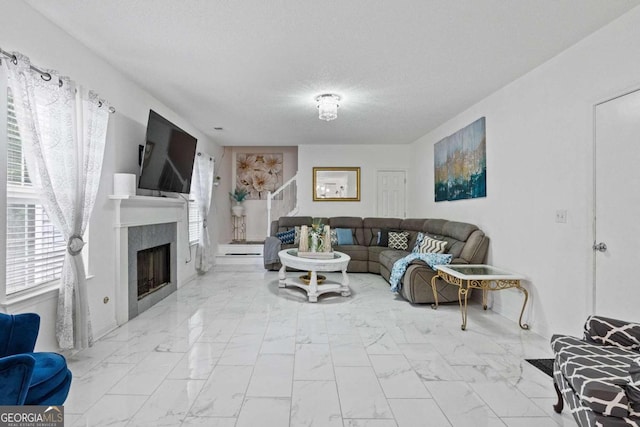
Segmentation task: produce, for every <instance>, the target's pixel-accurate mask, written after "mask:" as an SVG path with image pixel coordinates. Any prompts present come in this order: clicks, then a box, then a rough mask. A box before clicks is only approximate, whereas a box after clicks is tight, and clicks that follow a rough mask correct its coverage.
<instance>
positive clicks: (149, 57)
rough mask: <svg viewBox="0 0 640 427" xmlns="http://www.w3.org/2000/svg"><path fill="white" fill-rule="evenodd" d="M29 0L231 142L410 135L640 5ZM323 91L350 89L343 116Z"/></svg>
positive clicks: (367, 140)
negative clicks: (324, 103)
mask: <svg viewBox="0 0 640 427" xmlns="http://www.w3.org/2000/svg"><path fill="white" fill-rule="evenodd" d="M27 2H28V3H29V4H31V5H32V6H33V7H34V8H35V9H36V10H38V11H40V12H41V13H42V14H43V15H45V16H46V17H47V18H49V19H50V20H51V21H53V22H54V23H55V24H57V25H58V26H60V27H62V28H63V29H64V30H65V31H67V32H68V33H69V34H71V35H72V36H73V37H75V38H76V39H78V40H80V41H81V42H82V43H84V44H85V45H86V46H88V47H89V48H91V49H92V50H94V51H95V52H96V53H97V54H98V55H100V56H102V57H104V58H105V59H106V60H107V61H108V62H109V63H111V64H113V66H114V67H116V68H118V69H120V70H122V71H123V72H124V73H125V74H126V75H128V76H129V77H130V78H131V79H132V80H134V81H136V82H137V83H139V84H140V85H141V86H142V87H144V88H145V89H146V90H148V91H149V92H150V93H152V94H153V95H154V96H156V97H157V98H158V99H160V100H161V101H163V102H164V103H165V104H167V105H168V106H169V107H171V108H172V109H173V110H174V111H175V112H177V113H178V114H180V115H181V116H183V117H185V118H186V119H188V120H189V121H190V122H191V123H192V124H193V125H194V126H196V127H197V128H198V129H200V130H201V131H202V132H204V133H206V134H208V135H210V136H211V137H212V138H213V139H214V141H216V142H218V143H219V144H221V145H299V144H406V143H410V142H413V141H415V140H416V139H418V138H419V137H421V136H422V135H424V134H426V133H427V132H429V131H430V130H432V129H433V128H435V127H436V126H437V125H439V124H441V123H443V122H444V121H446V120H447V119H449V118H450V117H452V116H453V115H455V114H457V113H459V112H461V111H462V110H464V109H465V108H467V107H469V106H471V105H473V104H474V103H475V102H477V101H479V100H481V99H482V98H484V97H485V96H487V95H489V94H490V93H492V92H493V91H495V90H497V89H498V88H500V87H502V86H504V85H506V84H508V83H509V82H511V81H513V80H514V79H516V78H518V77H519V76H521V75H523V74H524V73H526V72H527V71H529V70H531V69H532V68H534V67H536V66H538V65H540V64H541V63H543V62H544V61H546V60H548V59H550V58H551V57H553V56H555V55H556V54H558V53H559V52H561V51H562V50H564V49H566V48H567V47H569V46H571V45H572V44H574V43H576V42H577V41H579V40H580V39H582V38H584V37H585V36H587V35H588V34H590V33H592V32H594V31H595V30H597V29H598V28H600V27H602V26H603V25H605V24H607V23H608V22H610V21H612V20H613V19H615V18H616V17H618V16H620V15H621V14H623V13H625V12H626V11H628V10H630V9H631V8H632V7H634V6H636V5H638V4H640V0H457V1H453V0H412V1H408V0H393V1H391V0H387V1H381V0H349V1H346V0H322V1H317V0H314V1H310V0H297V1H296V0H288V1H284V0H269V1H266V0H242V1H217V0H215V1H214V0H188V1H186V0H185V1H177V0H56V1H51V0H27ZM325 92H334V93H337V94H339V95H341V96H342V97H343V101H342V102H341V107H340V109H339V111H338V119H337V120H334V121H332V122H323V121H320V120H318V118H317V110H316V108H315V103H314V98H315V96H316V95H318V94H320V93H325ZM116 108H117V105H116ZM217 126H220V127H223V128H224V130H222V131H214V129H213V128H214V127H217Z"/></svg>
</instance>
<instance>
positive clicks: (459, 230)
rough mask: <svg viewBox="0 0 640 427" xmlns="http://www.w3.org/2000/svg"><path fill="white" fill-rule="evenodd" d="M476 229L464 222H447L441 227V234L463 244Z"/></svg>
mask: <svg viewBox="0 0 640 427" xmlns="http://www.w3.org/2000/svg"><path fill="white" fill-rule="evenodd" d="M477 229H478V227H477V226H475V225H473V224H468V223H466V222H456V221H447V222H446V223H445V224H443V226H442V233H441V234H443V235H445V236H450V237H453V238H454V239H456V240H459V241H461V242H465V241H466V240H467V239H468V238H469V236H470V235H471V233H473V232H474V231H476V230H477Z"/></svg>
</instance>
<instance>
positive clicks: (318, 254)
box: [297, 251, 334, 259]
mask: <svg viewBox="0 0 640 427" xmlns="http://www.w3.org/2000/svg"><path fill="white" fill-rule="evenodd" d="M297 255H298V256H299V257H301V258H316V259H333V258H334V256H333V251H332V252H300V251H298V254H297Z"/></svg>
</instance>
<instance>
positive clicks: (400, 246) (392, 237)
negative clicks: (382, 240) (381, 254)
mask: <svg viewBox="0 0 640 427" xmlns="http://www.w3.org/2000/svg"><path fill="white" fill-rule="evenodd" d="M389 248H391V249H397V250H400V251H406V250H407V249H409V233H408V232H406V231H390V232H389Z"/></svg>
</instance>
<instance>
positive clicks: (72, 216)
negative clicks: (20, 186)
mask: <svg viewBox="0 0 640 427" xmlns="http://www.w3.org/2000/svg"><path fill="white" fill-rule="evenodd" d="M15 55H16V60H15V61H11V60H8V61H3V63H7V66H8V74H9V86H10V87H11V90H12V92H13V96H14V100H15V101H14V102H15V107H16V118H17V121H18V127H19V131H20V137H21V139H22V145H23V149H24V153H25V159H26V162H27V168H28V170H29V175H30V177H31V180H32V182H33V184H34V185H35V186H36V187H37V188H38V189H39V192H40V194H41V201H42V204H43V205H44V207H45V209H46V211H47V214H48V215H49V218H50V220H51V221H52V222H53V223H54V224H55V226H56V227H57V228H58V230H59V231H60V232H61V233H62V234H63V235H64V238H65V240H66V241H67V242H68V244H67V253H66V255H65V260H64V265H63V268H62V273H61V278H60V291H59V295H58V311H57V319H56V337H57V339H58V345H59V346H60V348H62V349H70V348H74V347H75V348H76V349H82V348H86V347H88V346H91V344H92V341H93V337H92V333H91V319H90V315H89V304H88V299H87V282H86V277H85V269H84V262H83V261H82V256H81V254H80V253H81V251H82V247H83V246H84V242H83V240H82V236H83V235H84V232H85V229H86V227H87V224H88V222H89V217H90V216H91V212H92V210H93V206H94V204H95V200H96V194H97V191H98V184H99V182H100V174H101V172H102V160H103V158H104V147H105V141H106V133H107V123H108V121H109V112H108V106H107V105H103V102H102V101H101V100H99V99H98V96H97V95H96V94H95V93H93V92H87V91H85V90H84V89H82V88H81V87H79V86H77V85H76V83H75V82H73V81H71V80H69V79H68V78H66V77H61V76H58V75H57V74H56V73H55V72H54V71H49V70H47V72H48V73H49V74H50V75H51V79H50V80H49V81H47V80H45V78H43V76H42V75H41V74H40V73H38V72H34V71H33V70H31V69H30V62H29V58H27V57H25V56H22V55H20V54H17V53H16V54H15Z"/></svg>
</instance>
